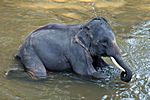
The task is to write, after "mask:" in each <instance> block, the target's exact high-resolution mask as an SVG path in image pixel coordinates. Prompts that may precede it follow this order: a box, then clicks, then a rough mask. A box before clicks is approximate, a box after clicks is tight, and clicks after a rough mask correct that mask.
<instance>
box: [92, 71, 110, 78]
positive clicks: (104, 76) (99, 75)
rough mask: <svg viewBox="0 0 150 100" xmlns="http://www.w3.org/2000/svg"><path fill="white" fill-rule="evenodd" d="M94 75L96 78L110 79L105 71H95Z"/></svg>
mask: <svg viewBox="0 0 150 100" xmlns="http://www.w3.org/2000/svg"><path fill="white" fill-rule="evenodd" d="M92 77H93V78H95V79H108V78H109V77H108V76H106V75H105V74H104V73H99V72H95V73H93V74H92Z"/></svg>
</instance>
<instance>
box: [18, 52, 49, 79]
mask: <svg viewBox="0 0 150 100" xmlns="http://www.w3.org/2000/svg"><path fill="white" fill-rule="evenodd" d="M21 60H22V62H23V64H24V67H25V71H26V72H27V74H28V75H29V77H30V78H31V79H35V80H37V79H43V78H46V77H47V72H46V69H45V66H44V64H43V63H42V61H41V60H40V59H39V57H38V56H37V55H36V54H35V52H33V51H30V52H29V53H26V54H25V55H23V57H22V59H21Z"/></svg>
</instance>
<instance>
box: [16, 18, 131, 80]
mask: <svg viewBox="0 0 150 100" xmlns="http://www.w3.org/2000/svg"><path fill="white" fill-rule="evenodd" d="M102 57H110V58H111V59H112V61H113V62H114V63H115V64H116V66H118V67H119V68H120V69H121V70H122V72H121V74H120V77H121V80H122V81H124V82H129V81H130V80H131V78H132V72H131V70H130V69H129V67H128V66H127V65H126V64H125V63H124V61H123V59H122V56H121V49H120V48H119V46H118V45H117V42H116V38H115V35H114V32H113V31H112V28H111V26H110V24H109V23H108V21H107V20H106V19H105V18H103V17H96V18H93V19H91V20H90V21H88V22H86V23H84V24H80V25H79V24H78V25H65V24H48V25H45V26H42V27H40V28H38V29H36V30H34V31H33V32H31V33H30V34H29V35H28V36H27V38H26V39H25V41H24V43H23V44H22V45H21V46H20V48H19V50H18V52H17V54H16V58H17V59H18V60H19V61H20V62H21V63H22V64H23V66H24V70H25V72H26V73H27V74H28V75H29V76H30V77H31V78H32V79H45V78H47V77H48V72H49V71H52V72H62V71H66V70H70V71H72V72H74V73H76V74H77V75H80V76H86V77H88V76H89V77H92V78H96V79H101V78H103V76H102V75H101V74H100V73H99V72H98V71H97V70H96V67H97V66H99V67H105V66H108V64H107V63H106V62H105V61H104V60H103V59H102Z"/></svg>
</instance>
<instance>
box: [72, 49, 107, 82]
mask: <svg viewBox="0 0 150 100" xmlns="http://www.w3.org/2000/svg"><path fill="white" fill-rule="evenodd" d="M81 55H82V56H81ZM75 57H77V58H76V59H74V60H72V61H71V65H73V66H72V67H73V70H74V72H75V73H77V74H79V75H82V76H91V77H93V78H96V79H105V78H106V77H105V76H104V75H103V74H101V73H99V72H97V71H96V70H95V68H94V67H93V65H92V58H91V57H90V55H89V54H88V53H87V52H85V55H83V54H80V56H75Z"/></svg>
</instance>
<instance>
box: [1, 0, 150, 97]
mask: <svg viewBox="0 0 150 100" xmlns="http://www.w3.org/2000/svg"><path fill="white" fill-rule="evenodd" d="M96 16H103V17H105V18H106V19H107V20H108V21H109V22H110V24H111V26H112V28H113V30H114V32H115V34H116V38H117V42H118V44H119V46H120V48H121V49H122V50H123V52H124V53H125V54H126V55H125V56H124V57H123V59H124V60H125V62H126V63H127V64H128V65H130V68H131V70H132V72H133V78H132V80H131V82H129V83H124V82H121V81H120V79H119V75H118V76H116V77H115V78H113V79H111V80H107V81H104V82H99V81H92V80H87V79H82V78H78V77H77V76H76V75H73V74H70V73H69V74H64V73H57V74H56V73H51V75H50V76H49V78H48V80H45V81H44V80H43V81H32V80H30V79H29V78H28V77H27V76H26V74H25V73H23V72H18V73H16V74H15V75H14V76H13V75H12V76H10V77H6V76H5V72H6V71H7V70H8V69H9V68H10V67H14V66H20V65H19V64H18V62H16V60H15V59H14V55H15V53H16V52H17V50H18V47H19V45H20V44H21V43H22V42H23V41H24V39H25V37H26V36H27V35H28V33H30V32H31V31H32V30H34V29H36V28H38V27H39V26H41V25H44V24H47V23H64V24H80V23H84V22H87V21H88V20H90V19H91V18H94V17H96ZM108 62H109V61H108ZM110 64H111V63H110ZM114 68H115V67H114ZM149 82H150V1H149V0H76V1H75V0H1V2H0V100H36V99H38V100H39V99H40V100H150V83H149Z"/></svg>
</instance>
